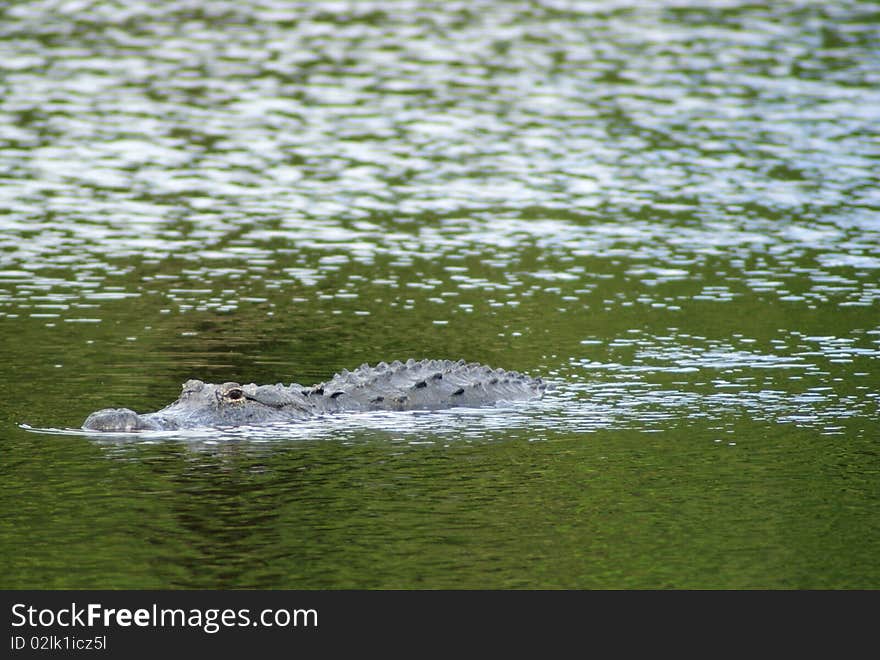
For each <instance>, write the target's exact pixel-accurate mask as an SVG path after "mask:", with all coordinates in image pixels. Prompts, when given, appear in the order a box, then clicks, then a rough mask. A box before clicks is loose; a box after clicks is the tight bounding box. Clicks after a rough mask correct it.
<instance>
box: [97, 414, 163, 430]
mask: <svg viewBox="0 0 880 660" xmlns="http://www.w3.org/2000/svg"><path fill="white" fill-rule="evenodd" d="M82 427H83V428H84V429H86V430H88V431H121V432H129V431H139V430H144V429H154V428H156V426H155V425H153V424H150V423H149V421H147V420H145V419H144V418H143V416H142V415H138V414H137V413H136V412H135V411H134V410H129V409H128V408H105V409H104V410H99V411H97V412H93V413H92V414H91V415H89V416H88V417H87V418H86V421H84V422H83V425H82Z"/></svg>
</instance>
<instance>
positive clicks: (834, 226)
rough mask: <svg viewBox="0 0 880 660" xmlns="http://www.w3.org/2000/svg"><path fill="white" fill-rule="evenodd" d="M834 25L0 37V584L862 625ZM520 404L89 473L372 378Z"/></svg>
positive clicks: (187, 22) (755, 17) (505, 12)
mask: <svg viewBox="0 0 880 660" xmlns="http://www.w3.org/2000/svg"><path fill="white" fill-rule="evenodd" d="M878 43H880V9H878V6H877V4H876V3H874V2H855V1H844V2H837V3H832V4H829V3H820V2H811V1H806V2H799V3H789V2H785V3H771V4H770V5H769V6H762V5H760V4H755V3H746V2H738V1H733V0H731V1H727V2H721V1H719V2H713V1H711V0H707V1H706V2H701V3H690V2H673V1H671V0H667V1H663V2H659V1H658V2H652V3H634V2H595V3H594V2H569V1H565V0H557V1H543V2H516V1H511V2H476V3H458V2H447V3H434V2H428V1H421V0H404V1H393V2H388V1H386V2H381V3H378V2H375V3H374V2H341V1H338V2H337V1H327V2H281V1H280V0H258V1H256V2H253V3H246V4H241V3H233V2H220V1H216V2H206V3H194V2H187V1H183V0H167V1H163V2H145V1H142V0H140V1H132V2H126V3H116V2H103V1H102V2H79V1H77V0H71V1H69V2H54V1H50V0H45V1H41V2H28V3H11V4H10V5H8V6H6V7H5V8H3V9H0V360H2V364H3V365H5V368H4V369H3V370H2V372H0V384H2V386H3V388H4V390H5V392H6V395H5V396H4V397H2V398H0V484H2V485H0V510H2V517H0V557H2V560H0V575H2V579H0V586H2V587H4V588H16V589H18V588H38V589H48V588H64V589H70V588H73V589H84V588H101V589H122V588H159V589H183V588H186V589H240V588H247V589H254V588H256V589H274V588H286V589H342V588H346V589H348V588H356V589H387V588H394V589H416V588H419V589H445V588H464V589H471V588H491V589H535V588H550V589H557V588H567V589H607V588H615V589H619V588H623V589H629V588H651V589H655V588H660V589H664V588H697V589H704V588H721V589H751V588H771V589H790V588H811V589H815V588H818V589H829V588H834V589H846V588H868V589H877V588H880V562H878V561H877V557H878V556H880V445H878V440H880V369H878V367H880V49H878V47H877V46H878ZM410 357H413V358H422V357H427V358H444V359H453V360H457V359H465V360H468V361H478V362H483V363H487V364H490V365H492V366H495V367H504V368H506V369H516V370H520V371H523V372H525V373H528V374H529V375H533V376H542V377H543V378H545V379H546V380H547V381H548V382H550V383H551V384H552V385H553V388H552V390H551V391H550V392H548V393H547V395H546V396H545V397H544V399H543V400H541V401H539V402H534V403H518V404H514V405H510V406H499V407H493V408H481V409H464V408H459V409H451V410H445V411H432V412H411V413H403V412H397V413H381V414H380V413H366V414H351V415H343V416H334V417H332V418H331V417H328V418H322V419H316V420H309V421H307V422H304V423H301V424H290V425H287V426H281V427H279V426H272V427H270V428H265V429H259V428H250V429H248V428H244V429H241V428H238V429H199V430H194V431H186V432H170V433H160V434H156V433H141V434H138V433H133V434H128V435H101V434H96V433H85V432H81V431H78V430H77V429H79V427H80V425H81V424H82V422H83V420H84V419H85V417H86V415H88V414H89V413H90V412H92V411H94V410H97V409H99V408H106V407H128V408H132V409H135V410H137V411H139V412H146V411H152V410H157V409H158V408H161V407H162V406H164V405H166V404H167V403H170V402H171V401H173V400H174V399H175V398H176V396H177V395H178V393H179V392H180V385H181V383H183V382H184V381H186V380H187V379H190V378H198V379H201V380H205V381H208V382H225V381H237V382H242V383H249V382H255V383H276V382H283V383H291V382H296V383H300V384H303V385H310V384H313V383H317V382H320V381H324V380H327V379H328V378H330V377H331V376H332V374H333V373H334V372H337V371H339V370H342V369H345V368H347V369H353V368H354V367H357V366H358V365H360V364H362V363H364V362H367V363H370V364H375V363H378V362H380V361H383V360H384V361H391V360H394V359H406V358H410Z"/></svg>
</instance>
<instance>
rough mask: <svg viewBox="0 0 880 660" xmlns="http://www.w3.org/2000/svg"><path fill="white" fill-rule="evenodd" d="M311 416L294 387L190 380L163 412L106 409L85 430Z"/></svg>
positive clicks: (166, 427)
mask: <svg viewBox="0 0 880 660" xmlns="http://www.w3.org/2000/svg"><path fill="white" fill-rule="evenodd" d="M307 416H308V413H307V406H306V405H305V403H304V398H303V396H302V395H301V394H300V393H299V391H298V389H297V388H295V387H293V386H292V387H284V386H282V385H259V386H258V385H254V384H253V383H251V384H249V385H239V384H238V383H223V384H222V385H213V384H210V383H203V382H202V381H200V380H188V381H187V382H186V383H184V384H183V391H182V392H181V394H180V397H179V398H178V399H177V401H175V402H174V403H172V404H170V405H168V406H166V407H165V408H162V410H159V411H157V412H152V413H144V414H138V413H136V412H135V411H133V410H129V409H128V408H105V409H104V410H99V411H97V412H94V413H92V414H91V415H89V416H88V417H87V418H86V421H85V422H83V425H82V427H83V428H84V429H86V430H89V431H119V432H129V431H143V430H154V431H163V430H174V429H180V428H192V427H196V426H242V425H250V424H267V423H271V422H274V421H282V420H289V419H291V418H296V417H307Z"/></svg>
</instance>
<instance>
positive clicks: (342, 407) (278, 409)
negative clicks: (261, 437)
mask: <svg viewBox="0 0 880 660" xmlns="http://www.w3.org/2000/svg"><path fill="white" fill-rule="evenodd" d="M546 388H547V385H546V383H544V381H543V380H542V379H541V378H532V377H530V376H526V375H524V374H521V373H518V372H516V371H505V370H504V369H493V368H491V367H487V366H484V365H481V364H476V363H465V362H464V361H463V360H460V361H458V362H451V361H449V360H419V361H416V360H408V361H407V362H397V361H395V362H392V363H391V364H386V363H384V362H380V363H379V364H378V365H376V366H375V367H371V366H369V365H367V364H363V365H361V366H360V367H358V368H357V369H355V370H354V371H348V370H343V371H341V372H340V373H338V374H336V375H334V376H333V378H332V379H331V380H329V381H327V382H325V383H319V384H317V385H313V386H311V387H303V386H302V385H298V384H296V383H293V384H291V385H282V384H281V383H278V384H277V385H254V384H253V383H250V384H248V385H239V384H238V383H223V384H221V385H215V384H211V383H203V382H202V381H200V380H188V381H187V382H186V383H184V384H183V391H182V392H181V394H180V398H178V399H177V401H175V402H174V403H172V404H170V405H168V406H166V407H165V408H162V410H159V411H157V412H152V413H144V414H138V413H136V412H135V411H133V410H129V409H128V408H106V409H104V410H99V411H97V412H94V413H92V414H91V415H89V416H88V418H87V419H86V421H85V422H83V426H82V427H83V428H84V429H86V430H90V431H115V432H120V431H122V432H129V431H142V430H144V431H145V430H153V431H166V430H175V429H189V428H198V427H225V426H245V425H247V426H252V425H260V424H272V423H278V422H288V421H296V420H304V419H309V418H312V417H316V416H319V415H324V414H328V413H337V412H357V411H375V410H436V409H445V408H455V407H480V406H492V405H495V404H497V403H500V402H505V401H527V400H530V399H539V398H541V396H543V394H544V391H545V390H546Z"/></svg>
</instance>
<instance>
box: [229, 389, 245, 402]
mask: <svg viewBox="0 0 880 660" xmlns="http://www.w3.org/2000/svg"><path fill="white" fill-rule="evenodd" d="M242 397H244V392H242V391H241V390H240V389H238V388H235V389H231V390H229V391H228V392H227V393H226V398H227V399H231V400H232V401H238V400H239V399H241V398H242Z"/></svg>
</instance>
